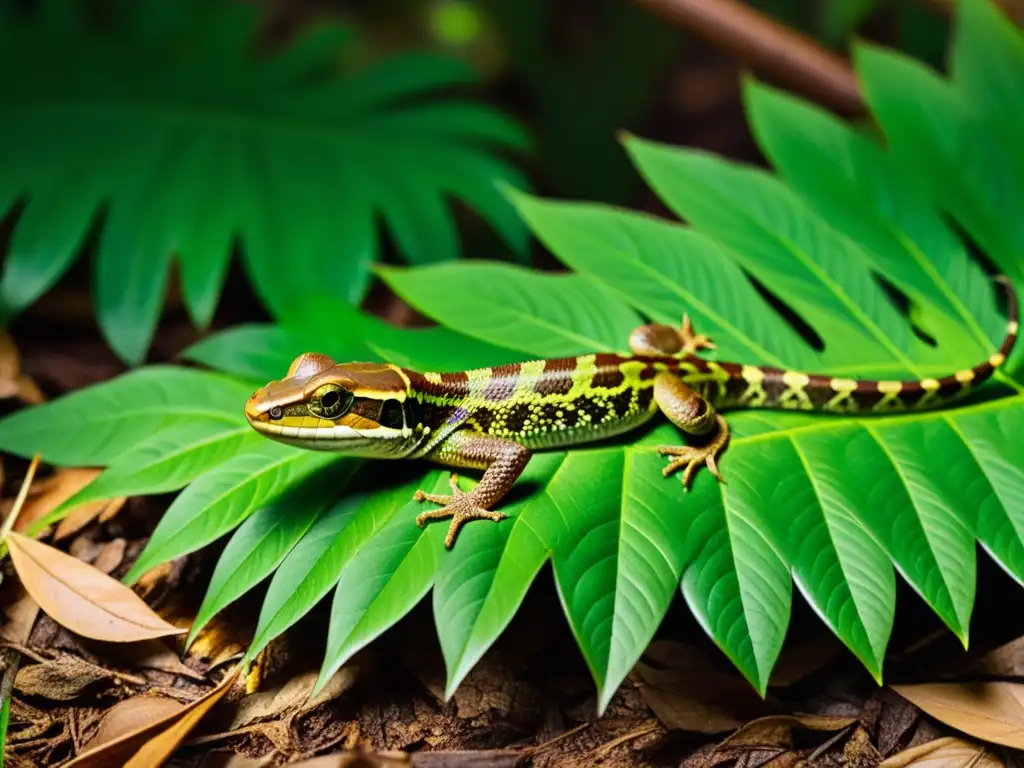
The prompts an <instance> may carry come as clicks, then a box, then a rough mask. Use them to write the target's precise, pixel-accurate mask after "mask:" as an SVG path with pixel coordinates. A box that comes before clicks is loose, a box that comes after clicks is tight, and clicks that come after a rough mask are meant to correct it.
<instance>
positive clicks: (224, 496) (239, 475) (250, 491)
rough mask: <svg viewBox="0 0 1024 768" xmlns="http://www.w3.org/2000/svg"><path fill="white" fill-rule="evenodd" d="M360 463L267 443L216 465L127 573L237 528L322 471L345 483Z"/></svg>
mask: <svg viewBox="0 0 1024 768" xmlns="http://www.w3.org/2000/svg"><path fill="white" fill-rule="evenodd" d="M356 466H357V462H354V461H351V460H341V461H339V459H338V457H337V456H336V455H335V454H331V453H320V452H315V451H302V450H299V449H296V448H292V447H291V446H287V445H282V444H281V443H277V442H272V441H269V440H264V441H263V442H262V443H260V444H259V445H258V446H257V447H255V448H253V449H252V450H250V451H247V452H245V453H240V454H238V455H237V456H235V457H234V458H232V459H230V460H229V461H226V462H224V463H222V464H219V465H217V466H216V467H214V468H213V469H211V470H210V471H209V472H207V473H206V474H204V475H203V476H202V477H200V478H199V479H197V480H196V481H195V482H194V483H192V484H191V485H189V486H188V488H186V489H185V490H184V491H183V492H182V494H181V495H180V496H178V497H177V498H176V499H175V500H174V503H173V504H171V506H170V508H168V510H167V511H166V512H165V513H164V515H163V517H161V518H160V523H159V524H158V525H157V527H156V530H155V531H153V535H152V537H150V539H149V541H148V542H147V544H146V548H145V549H144V550H143V551H142V554H141V555H139V559H138V560H136V561H135V565H133V566H132V569H131V570H130V571H129V572H128V573H127V574H126V575H125V577H124V579H125V582H126V583H128V584H132V583H134V582H135V581H136V580H137V579H138V578H139V576H141V575H142V574H143V573H145V572H146V571H147V570H149V569H150V568H152V567H153V566H156V565H159V564H160V563H164V562H166V561H168V560H172V559H174V558H175V557H180V556H181V555H187V554H188V553H189V552H194V551H196V550H197V549H199V548H200V547H202V546H205V545H206V544H209V543H210V542H212V541H215V540H216V539H218V538H219V537H221V536H222V535H224V534H225V533H228V532H229V531H231V530H233V529H234V528H235V527H236V526H237V525H239V524H240V523H241V522H243V521H244V520H245V519H246V518H247V517H248V516H249V515H251V514H252V513H253V512H255V511H256V510H257V509H258V508H259V507H260V505H262V504H264V503H266V502H269V501H272V500H273V499H274V497H275V496H277V495H278V494H280V493H281V492H283V491H284V490H286V489H288V488H289V487H290V486H291V485H293V484H295V483H296V482H298V481H300V480H303V479H305V478H306V477H308V476H309V475H311V474H313V473H314V472H316V471H318V470H320V471H324V469H325V468H326V470H327V471H330V472H332V473H334V474H336V477H337V482H338V483H339V484H342V483H343V482H344V480H345V478H346V477H347V475H348V474H350V473H351V472H352V471H353V470H354V469H355V467H356Z"/></svg>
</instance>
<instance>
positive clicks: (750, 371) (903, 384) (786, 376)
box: [715, 275, 1020, 414]
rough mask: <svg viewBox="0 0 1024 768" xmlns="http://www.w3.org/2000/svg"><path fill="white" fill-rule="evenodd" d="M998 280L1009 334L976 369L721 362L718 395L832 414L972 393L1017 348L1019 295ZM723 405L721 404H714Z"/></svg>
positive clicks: (753, 404)
mask: <svg viewBox="0 0 1024 768" xmlns="http://www.w3.org/2000/svg"><path fill="white" fill-rule="evenodd" d="M995 281H996V282H998V283H1000V284H1001V285H1003V287H1004V288H1005V289H1006V293H1007V299H1008V301H1007V304H1008V312H1007V314H1008V320H1007V324H1006V335H1005V337H1004V338H1003V342H1002V344H1001V345H1000V347H999V351H998V352H996V353H995V354H993V355H991V356H990V357H989V358H988V359H987V360H985V361H984V362H982V363H979V364H978V365H976V366H974V367H973V368H965V369H963V370H960V371H957V372H955V373H952V374H950V375H948V376H944V377H942V378H926V379H915V380H910V381H885V380H879V379H848V378H838V377H834V376H825V375H820V374H807V373H801V372H797V371H787V370H782V369H779V368H765V367H760V366H751V365H742V366H741V365H736V364H730V363H719V366H720V367H721V368H724V369H726V371H727V372H728V373H729V376H730V379H731V382H730V384H731V386H729V387H728V388H727V389H728V391H727V393H726V394H725V396H724V397H723V398H720V401H721V405H722V406H723V407H726V408H728V407H740V408H769V409H785V410H806V411H828V412H834V413H864V414H868V413H887V412H891V411H900V410H911V409H912V410H923V409H926V408H932V407H937V406H940V405H943V404H945V403H948V402H950V401H952V400H955V399H957V398H959V397H962V396H963V395H966V394H967V393H968V392H971V391H973V390H975V389H977V388H978V387H979V386H981V385H982V384H983V383H984V382H985V381H987V380H988V379H989V378H990V377H991V376H992V374H993V373H995V371H996V369H997V368H999V367H1000V366H1001V365H1003V363H1005V362H1006V360H1007V358H1008V357H1009V356H1010V353H1011V352H1012V351H1013V347H1014V344H1015V342H1016V340H1017V335H1018V332H1019V329H1020V324H1019V316H1018V304H1017V295H1016V293H1015V291H1014V289H1013V285H1012V284H1011V283H1010V281H1009V279H1007V278H1006V277H1004V276H1002V275H1000V276H998V277H996V278H995ZM715 404H716V405H719V402H716V403H715Z"/></svg>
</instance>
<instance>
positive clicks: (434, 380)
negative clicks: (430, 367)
mask: <svg viewBox="0 0 1024 768" xmlns="http://www.w3.org/2000/svg"><path fill="white" fill-rule="evenodd" d="M423 377H424V378H425V379H426V380H427V381H429V382H430V383H431V384H442V383H444V382H442V381H441V374H439V373H434V372H430V373H425V374H423Z"/></svg>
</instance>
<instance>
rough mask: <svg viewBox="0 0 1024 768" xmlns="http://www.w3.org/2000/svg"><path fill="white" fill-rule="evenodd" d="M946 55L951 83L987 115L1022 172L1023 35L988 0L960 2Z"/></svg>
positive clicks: (1023, 112)
mask: <svg viewBox="0 0 1024 768" xmlns="http://www.w3.org/2000/svg"><path fill="white" fill-rule="evenodd" d="M950 58H951V62H950V70H951V73H950V74H951V75H952V80H953V85H954V87H955V88H956V89H957V91H958V92H959V94H960V96H961V97H962V98H964V99H965V100H966V101H967V102H968V103H970V104H971V105H972V106H973V107H974V108H975V110H976V111H977V112H978V113H979V114H981V115H984V116H985V117H986V120H987V123H988V125H989V126H990V127H991V128H992V129H993V130H995V131H996V132H997V133H998V134H999V135H1000V137H1001V138H1002V140H1003V142H1004V146H1005V148H1006V150H1007V151H1008V152H1011V153H1012V154H1013V156H1014V157H1015V158H1016V161H1017V163H1018V168H1019V169H1020V170H1019V172H1020V173H1024V149H1022V148H1021V146H1020V136H1019V132H1018V130H1019V128H1020V125H1021V122H1022V121H1024V89H1022V88H1021V87H1020V84H1021V82H1022V81H1024V34H1022V33H1021V30H1020V28H1019V27H1018V26H1017V25H1016V24H1014V23H1013V21H1011V20H1010V19H1008V18H1007V17H1006V13H1005V12H1004V11H1003V10H1002V9H1001V8H1000V7H999V6H998V5H997V4H996V3H993V2H991V0H974V2H964V0H960V2H958V3H957V6H956V25H955V27H954V30H953V45H952V51H951V57H950Z"/></svg>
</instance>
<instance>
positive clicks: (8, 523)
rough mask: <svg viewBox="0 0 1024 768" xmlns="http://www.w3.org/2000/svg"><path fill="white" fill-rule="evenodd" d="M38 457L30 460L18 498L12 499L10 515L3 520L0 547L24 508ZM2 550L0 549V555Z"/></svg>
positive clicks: (37, 455)
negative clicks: (12, 504)
mask: <svg viewBox="0 0 1024 768" xmlns="http://www.w3.org/2000/svg"><path fill="white" fill-rule="evenodd" d="M39 460H40V456H39V454H38V453H37V454H36V455H35V456H34V457H33V458H32V463H31V464H29V465H28V471H27V472H26V473H25V480H24V481H23V482H22V484H21V488H19V489H18V496H17V498H15V499H14V506H13V507H11V513H10V514H9V515H7V519H6V520H4V524H3V527H2V528H0V547H2V546H3V545H5V544H6V542H7V535H8V534H9V533H10V532H11V531H12V530H13V529H14V523H15V522H16V521H17V519H18V515H19V514H20V513H21V508H22V507H23V506H25V499H26V498H28V489H29V488H31V487H32V480H34V479H35V476H36V470H37V469H39ZM2 552H3V550H2V549H0V553H2Z"/></svg>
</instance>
